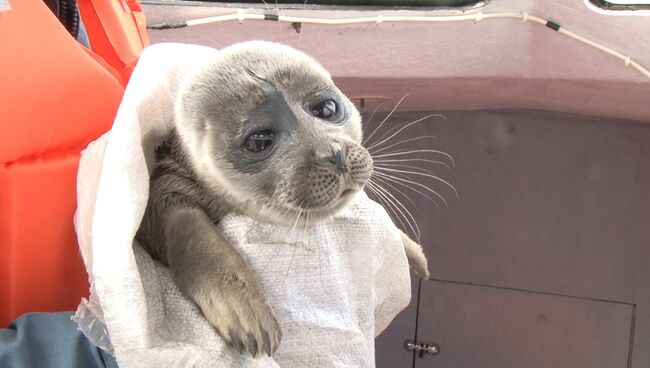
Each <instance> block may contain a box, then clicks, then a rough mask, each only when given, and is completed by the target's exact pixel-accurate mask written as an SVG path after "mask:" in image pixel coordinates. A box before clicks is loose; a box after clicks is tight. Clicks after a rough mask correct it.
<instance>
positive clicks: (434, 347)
mask: <svg viewBox="0 0 650 368" xmlns="http://www.w3.org/2000/svg"><path fill="white" fill-rule="evenodd" d="M404 348H405V349H406V350H408V351H415V352H416V353H417V354H418V357H420V358H424V354H427V355H437V354H438V353H439V352H440V345H438V344H434V343H428V342H417V341H413V340H406V341H405V342H404Z"/></svg>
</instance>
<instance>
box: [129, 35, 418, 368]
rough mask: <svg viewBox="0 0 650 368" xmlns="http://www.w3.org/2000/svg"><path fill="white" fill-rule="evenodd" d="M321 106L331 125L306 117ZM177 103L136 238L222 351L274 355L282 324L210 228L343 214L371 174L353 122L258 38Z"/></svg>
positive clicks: (286, 52)
mask: <svg viewBox="0 0 650 368" xmlns="http://www.w3.org/2000/svg"><path fill="white" fill-rule="evenodd" d="M323 99H332V100H334V101H336V103H337V104H338V108H339V110H340V112H339V114H340V116H338V117H337V119H336V121H323V120H321V119H319V118H318V117H315V116H313V114H310V112H311V111H312V110H311V106H313V104H314V103H315V102H318V101H322V100H323ZM176 106H177V107H176V113H175V129H174V130H173V131H172V133H171V134H170V136H169V137H168V139H167V140H166V141H165V142H164V143H163V144H162V145H161V146H160V147H158V149H157V162H156V165H155V168H154V170H153V173H152V175H151V184H150V195H149V201H148V204H147V209H146V211H145V215H144V218H143V221H142V223H141V225H140V229H139V230H138V233H137V235H136V239H137V240H138V241H139V242H140V243H141V244H142V245H143V246H144V248H145V249H146V250H147V251H148V252H149V253H150V254H151V255H152V257H154V258H155V259H157V260H159V261H160V262H162V263H164V264H165V265H167V266H168V267H169V268H170V270H171V273H172V277H173V279H174V281H175V283H176V284H177V285H178V286H179V288H180V290H181V291H182V292H183V293H184V294H185V295H186V296H188V297H189V298H190V299H192V300H193V301H194V302H195V303H196V304H197V305H198V306H199V308H200V309H201V311H202V312H203V314H204V315H205V317H206V318H207V320H208V321H209V322H210V323H211V324H212V325H213V326H214V327H215V329H216V330H217V332H218V333H219V334H220V335H221V336H222V337H223V338H224V339H225V340H226V341H227V342H228V343H229V344H230V345H231V346H233V347H234V348H235V349H238V350H239V351H242V352H245V353H248V354H251V355H253V356H257V355H259V354H262V353H266V354H268V355H272V354H273V353H274V352H275V350H276V349H277V348H278V346H279V344H280V341H281V338H282V332H281V329H280V326H279V324H278V322H277V320H276V319H275V317H274V315H273V311H272V310H271V308H270V306H269V305H268V304H267V302H266V300H265V298H264V296H263V294H262V291H261V289H260V286H259V283H258V281H257V279H256V276H255V275H254V274H253V273H252V271H251V270H250V268H249V267H248V265H247V264H246V262H245V260H244V259H243V258H242V257H241V255H240V254H239V253H238V252H237V251H236V249H235V248H234V247H233V246H232V244H230V243H229V241H228V240H227V239H225V238H224V236H223V234H222V233H221V232H220V230H219V229H218V227H217V226H216V225H217V224H218V223H219V221H220V220H221V219H222V218H223V217H224V216H225V215H226V214H228V213H231V212H235V213H239V214H243V215H247V216H250V217H252V218H254V219H256V220H259V221H265V222H271V223H278V224H283V225H292V224H293V225H294V226H296V225H298V226H300V225H302V224H303V222H304V220H305V217H306V216H305V215H306V214H308V218H309V221H311V222H313V221H318V220H322V219H325V218H328V217H329V216H332V215H333V214H335V213H336V212H337V211H339V210H340V209H341V208H343V207H344V206H345V205H346V204H347V203H348V202H349V201H350V199H351V198H352V197H353V194H354V193H355V192H357V191H360V190H362V189H363V188H364V185H365V184H366V182H367V181H368V180H369V178H370V176H371V174H372V158H371V157H370V154H369V153H368V151H367V150H366V149H365V148H363V147H362V146H361V143H360V142H361V139H362V130H361V118H360V115H359V113H358V111H357V110H356V108H355V107H354V105H353V104H352V103H351V102H350V101H349V100H348V99H347V98H346V97H345V96H344V95H343V94H342V93H341V92H340V91H339V90H338V88H336V86H335V85H334V83H333V82H332V80H331V78H330V76H329V74H328V73H327V72H326V71H325V70H324V69H323V68H322V67H321V66H320V65H319V64H318V63H317V62H316V61H314V60H313V59H311V58H310V57H309V56H307V55H305V54H303V53H301V52H299V51H297V50H295V49H292V48H290V47H288V46H284V45H279V44H274V43H268V42H258V41H254V42H246V43H243V44H238V45H234V46H231V47H229V48H226V49H224V50H222V51H221V52H220V53H219V56H218V58H216V59H214V60H211V61H210V62H209V63H208V65H207V66H206V67H205V68H203V69H202V70H199V71H198V72H197V73H196V74H195V75H193V76H191V77H189V78H188V79H187V80H186V82H185V83H184V84H183V85H182V87H181V90H180V93H179V96H178V99H177V104H176ZM261 130H269V131H273V132H274V133H275V140H274V142H273V145H272V147H271V148H270V149H268V150H267V151H268V152H261V153H253V152H250V151H247V150H246V149H245V141H246V138H247V137H248V136H250V134H251V133H254V132H257V131H261ZM409 240H410V239H409ZM411 242H412V241H411ZM412 243H413V242H412ZM405 244H406V243H405ZM413 244H415V243H413ZM415 247H416V248H417V249H419V250H420V252H419V253H417V252H409V251H408V249H409V248H408V247H407V255H408V256H409V257H408V258H409V261H410V262H411V264H414V262H415V263H417V264H418V266H417V267H415V269H416V271H418V273H420V272H423V271H422V270H424V271H426V258H424V256H423V254H422V252H421V248H419V245H417V244H415ZM411 248H412V249H415V248H413V247H411ZM427 275H428V273H427Z"/></svg>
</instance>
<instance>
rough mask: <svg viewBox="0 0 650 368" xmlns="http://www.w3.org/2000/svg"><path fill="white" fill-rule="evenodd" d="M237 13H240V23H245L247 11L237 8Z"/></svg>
mask: <svg viewBox="0 0 650 368" xmlns="http://www.w3.org/2000/svg"><path fill="white" fill-rule="evenodd" d="M237 15H239V24H242V23H244V20H246V13H244V11H243V10H242V9H239V10H237Z"/></svg>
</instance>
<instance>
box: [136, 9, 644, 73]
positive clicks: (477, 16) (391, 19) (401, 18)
mask: <svg viewBox="0 0 650 368" xmlns="http://www.w3.org/2000/svg"><path fill="white" fill-rule="evenodd" d="M499 18H511V19H521V20H522V22H523V23H527V22H528V21H531V22H533V23H538V24H541V25H544V26H546V27H548V28H550V29H552V30H554V31H557V32H558V33H561V34H563V35H565V36H567V37H570V38H572V39H574V40H576V41H578V42H581V43H583V44H586V45H589V46H591V47H593V48H595V49H597V50H600V51H602V52H605V53H607V54H609V55H612V56H614V57H616V58H618V59H620V60H621V61H623V63H624V66H626V67H630V66H631V67H633V68H635V69H636V70H638V71H639V72H640V73H641V74H643V75H644V76H646V77H648V78H650V71H649V70H648V69H647V68H646V67H644V66H643V65H641V64H640V63H638V62H637V61H635V60H633V59H632V58H631V57H630V56H629V55H625V54H624V53H622V52H620V51H617V50H614V49H612V48H609V47H607V46H605V45H602V44H600V43H598V42H596V41H594V40H591V39H589V38H587V37H584V36H581V35H579V34H577V33H574V32H571V31H569V30H566V29H565V28H564V27H562V26H560V25H559V24H558V23H555V22H552V21H550V20H546V19H543V18H540V17H537V16H534V15H530V14H528V13H527V12H520V13H517V12H501V13H482V12H477V13H473V14H464V15H435V16H416V15H397V16H393V15H381V14H378V15H376V16H369V17H354V18H315V17H294V16H285V15H278V14H258V13H247V12H245V11H244V10H238V11H237V12H236V13H231V14H224V15H217V16H214V17H206V18H199V19H193V20H188V21H185V22H180V23H173V24H168V23H159V24H152V25H149V26H147V28H149V29H157V30H165V29H175V28H184V27H192V26H197V25H202V24H210V23H219V22H228V21H234V20H236V21H239V22H240V23H243V22H244V21H245V20H269V21H276V22H285V23H298V24H301V23H302V24H324V25H341V24H361V23H377V24H381V23H405V22H411V23H447V22H468V21H471V22H480V21H482V20H485V19H499Z"/></svg>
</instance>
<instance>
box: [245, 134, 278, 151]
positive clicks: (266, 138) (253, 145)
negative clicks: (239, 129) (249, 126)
mask: <svg viewBox="0 0 650 368" xmlns="http://www.w3.org/2000/svg"><path fill="white" fill-rule="evenodd" d="M274 141H275V133H273V132H272V131H270V130H263V131H261V132H255V133H253V134H251V135H249V136H248V138H246V141H245V142H244V148H245V149H246V150H248V151H251V152H262V151H265V150H267V149H269V148H271V146H273V142H274Z"/></svg>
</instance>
